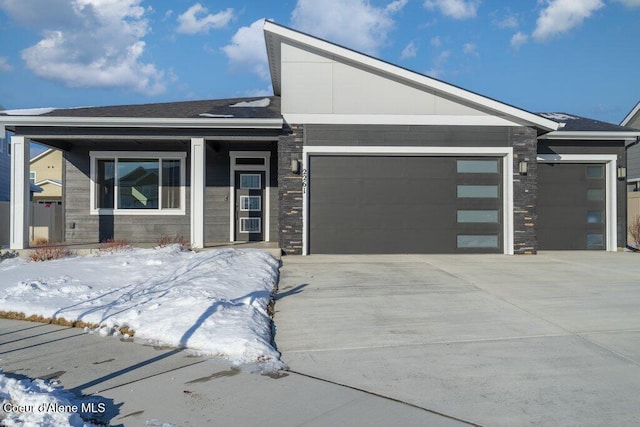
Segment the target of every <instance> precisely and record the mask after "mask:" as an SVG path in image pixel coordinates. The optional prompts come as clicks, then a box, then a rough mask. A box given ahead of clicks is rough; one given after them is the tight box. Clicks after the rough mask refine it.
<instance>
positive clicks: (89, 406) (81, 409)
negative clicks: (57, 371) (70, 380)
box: [0, 370, 105, 427]
mask: <svg viewBox="0 0 640 427" xmlns="http://www.w3.org/2000/svg"><path fill="white" fill-rule="evenodd" d="M89 399H91V400H94V401H93V402H90V401H88V400H87V401H77V399H76V398H75V397H74V395H73V394H72V393H71V392H69V391H66V390H64V389H62V388H60V387H57V386H53V385H50V384H47V383H46V382H45V381H43V380H31V379H22V380H17V379H14V378H9V377H7V376H6V375H4V374H3V373H2V371H1V370H0V400H1V401H2V403H1V404H2V411H0V414H2V415H0V424H1V425H3V426H56V427H59V426H85V427H90V426H94V425H95V424H91V423H89V422H87V421H84V420H83V419H82V417H81V416H80V414H81V413H82V414H85V417H87V418H90V417H91V416H90V415H89V414H90V413H92V412H95V413H100V412H102V411H104V409H105V406H104V405H105V404H104V403H102V402H98V401H95V400H96V399H94V398H89Z"/></svg>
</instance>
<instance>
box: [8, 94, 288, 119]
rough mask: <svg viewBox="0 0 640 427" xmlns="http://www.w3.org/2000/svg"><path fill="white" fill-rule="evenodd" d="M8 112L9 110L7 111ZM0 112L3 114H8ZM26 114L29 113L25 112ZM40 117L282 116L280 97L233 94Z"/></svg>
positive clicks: (58, 112) (64, 111) (72, 110)
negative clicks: (227, 96)
mask: <svg viewBox="0 0 640 427" xmlns="http://www.w3.org/2000/svg"><path fill="white" fill-rule="evenodd" d="M7 113H8V112H7ZM7 113H4V112H0V115H15V116H20V115H22V114H20V113H17V114H7ZM25 115H26V114H25ZM37 116H39V117H77V118H80V117H126V118H141V119H145V118H149V119H151V118H160V119H161V118H167V119H169V118H171V119H191V118H199V117H202V118H225V119H278V118H281V117H282V116H281V114H280V97H278V96H271V97H259V98H258V97H254V98H230V99H214V100H201V101H183V102H164V103H157V104H138V105H116V106H109V107H83V108H60V109H54V110H52V111H48V112H46V113H43V114H38V115H37Z"/></svg>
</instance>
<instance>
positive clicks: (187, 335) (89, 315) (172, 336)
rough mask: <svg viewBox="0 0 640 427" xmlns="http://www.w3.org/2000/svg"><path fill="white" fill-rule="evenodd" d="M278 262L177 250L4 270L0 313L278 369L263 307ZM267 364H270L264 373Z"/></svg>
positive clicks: (227, 252)
mask: <svg viewBox="0 0 640 427" xmlns="http://www.w3.org/2000/svg"><path fill="white" fill-rule="evenodd" d="M278 268H279V261H278V260H277V259H275V258H274V257H273V256H271V255H269V254H268V253H266V252H264V251H260V250H251V249H244V250H236V249H219V250H211V251H204V252H200V253H194V252H185V251H182V250H181V249H180V247H179V245H172V246H167V247H165V248H156V249H131V250H128V251H126V252H114V253H107V254H104V253H103V254H100V255H99V256H97V255H92V256H85V257H73V258H66V259H60V260H55V261H47V262H31V261H28V260H26V259H23V258H12V259H8V260H5V261H4V262H2V264H0V311H16V312H23V313H25V314H26V315H27V316H30V315H40V316H43V317H45V318H61V317H64V318H65V319H66V320H68V321H74V320H81V321H84V322H87V323H92V324H97V325H100V328H98V330H94V331H91V332H93V333H97V334H99V335H110V334H113V332H114V330H117V329H118V328H122V327H124V326H128V327H129V328H130V329H133V330H134V331H135V339H136V340H142V341H145V342H149V341H152V342H157V343H161V344H163V345H170V346H175V347H184V348H189V349H192V350H195V351H196V352H197V353H199V354H203V355H214V356H223V357H226V358H227V359H229V360H230V361H232V362H233V363H235V364H237V365H243V364H246V363H253V362H257V361H260V362H264V363H267V364H269V365H270V369H272V370H277V369H281V368H283V367H284V365H283V364H282V362H280V355H279V353H278V352H277V351H276V350H275V349H274V348H273V347H272V346H271V341H272V337H271V319H270V317H269V315H268V313H267V306H268V304H269V301H270V299H271V293H272V292H273V290H274V287H275V286H276V284H277V280H278ZM265 366H266V365H265Z"/></svg>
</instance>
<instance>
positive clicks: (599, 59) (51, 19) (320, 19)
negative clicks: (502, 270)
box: [0, 0, 640, 123]
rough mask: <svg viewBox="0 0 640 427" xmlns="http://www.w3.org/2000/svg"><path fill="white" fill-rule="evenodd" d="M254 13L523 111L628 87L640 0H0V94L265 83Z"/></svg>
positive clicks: (226, 89) (639, 88)
mask: <svg viewBox="0 0 640 427" xmlns="http://www.w3.org/2000/svg"><path fill="white" fill-rule="evenodd" d="M264 18H267V19H273V20H274V21H275V22H278V23H280V24H283V25H287V26H290V27H292V28H295V29H299V30H301V31H304V32H307V33H309V34H312V35H315V36H318V37H321V38H324V39H327V40H329V41H334V42H337V43H339V44H342V45H344V46H346V47H349V48H352V49H355V50H359V51H363V52H365V53H368V54H371V55H374V56H377V57H379V58H381V59H384V60H386V61H389V62H392V63H395V64H398V65H401V66H403V67H406V68H409V69H411V70H414V71H417V72H420V73H424V74H427V75H430V76H432V77H437V78H439V79H441V80H444V81H446V82H449V83H452V84H455V85H458V86H461V87H463V88H465V89H468V90H471V91H474V92H477V93H480V94H482V95H486V96H489V97H491V98H494V99H497V100H499V101H502V102H506V103H509V104H512V105H515V106H517V107H520V108H524V109H526V110H529V111H534V112H539V111H562V112H567V113H572V114H577V115H582V116H586V117H591V118H595V119H599V120H604V121H609V122H613V123H618V122H620V121H621V120H622V119H623V118H624V116H625V115H626V114H627V113H628V112H629V111H630V110H631V108H632V107H633V106H634V105H635V104H636V103H637V102H638V101H640V79H639V78H638V77H639V76H640V71H639V70H640V42H639V40H640V0H518V1H492V0H386V1H381V0H369V1H367V0H321V1H320V0H288V1H279V2H269V1H264V0H253V1H250V0H246V1H242V0H236V1H228V0H217V1H207V0H202V1H199V2H198V1H193V0H174V1H164V0H156V1H146V0H144V1H143V0H0V105H2V106H4V107H5V108H6V109H18V108H35V107H75V106H100V105H119V104H138V103H153V102H165V101H180V100H191V99H207V98H227V97H243V96H254V95H255V96H262V95H267V94H271V86H270V81H269V78H268V71H267V67H266V54H265V52H264V41H263V38H262V29H261V20H262V19H264Z"/></svg>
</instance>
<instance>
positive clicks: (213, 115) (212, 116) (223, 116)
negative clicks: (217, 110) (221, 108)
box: [199, 113, 233, 119]
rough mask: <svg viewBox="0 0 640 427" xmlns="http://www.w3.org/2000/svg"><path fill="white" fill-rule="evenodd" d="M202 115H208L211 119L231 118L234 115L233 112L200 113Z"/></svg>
mask: <svg viewBox="0 0 640 427" xmlns="http://www.w3.org/2000/svg"><path fill="white" fill-rule="evenodd" d="M199 116H200V117H208V118H210V119H230V118H232V117H233V114H211V113H200V114H199Z"/></svg>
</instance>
